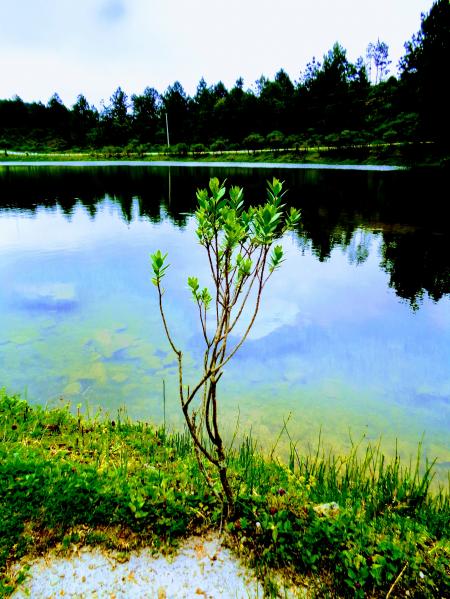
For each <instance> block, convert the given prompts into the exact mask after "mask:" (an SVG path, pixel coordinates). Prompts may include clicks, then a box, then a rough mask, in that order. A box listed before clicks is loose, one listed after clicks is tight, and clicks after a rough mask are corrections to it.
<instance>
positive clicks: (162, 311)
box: [157, 281, 181, 355]
mask: <svg viewBox="0 0 450 599" xmlns="http://www.w3.org/2000/svg"><path fill="white" fill-rule="evenodd" d="M157 287H158V296H159V311H160V314H161V318H162V321H163V326H164V330H165V332H166V337H167V339H168V341H169V343H170V346H171V348H172V349H173V351H174V353H176V354H177V355H180V354H181V351H180V350H179V349H177V348H176V347H175V344H174V342H173V340H172V336H171V334H170V332H169V327H168V326H167V321H166V316H165V314H164V308H163V305H162V296H163V293H164V292H163V290H162V289H161V285H160V283H159V281H158V284H157Z"/></svg>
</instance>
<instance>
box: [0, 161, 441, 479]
mask: <svg viewBox="0 0 450 599" xmlns="http://www.w3.org/2000/svg"><path fill="white" fill-rule="evenodd" d="M277 169H278V170H277ZM273 170H274V172H275V173H276V174H278V175H279V176H281V177H282V178H283V179H286V184H287V187H288V188H289V196H288V197H289V201H290V202H291V203H293V204H295V205H297V206H300V207H301V208H302V212H303V228H302V229H301V230H299V231H297V232H296V233H295V234H291V235H289V236H286V237H285V238H284V239H283V245H284V247H285V250H286V258H287V259H286V262H285V263H284V264H283V267H282V268H281V270H280V271H279V272H278V273H276V276H274V278H273V279H272V280H271V282H270V285H268V286H267V288H266V292H265V295H264V299H263V305H262V309H261V313H260V314H259V316H258V319H257V321H256V324H255V326H254V328H253V330H252V332H251V335H250V338H249V339H248V341H247V342H246V344H245V345H244V347H243V348H242V350H241V351H240V353H239V354H238V355H237V356H236V359H235V360H234V361H233V362H232V363H230V364H229V368H228V370H227V373H226V375H225V376H224V377H223V379H222V396H221V402H222V403H221V405H222V414H223V418H224V420H225V421H226V426H227V428H228V430H229V431H230V432H231V431H232V430H233V429H234V427H235V425H236V418H237V414H238V413H239V423H240V424H239V426H240V431H241V432H246V431H249V430H250V429H251V430H252V432H253V434H254V435H255V436H256V437H257V438H258V439H259V440H260V442H261V443H262V444H263V445H265V446H266V447H270V446H271V445H272V444H273V443H274V442H275V439H276V438H277V435H278V433H279V432H280V430H281V428H282V426H283V421H284V419H286V418H288V417H289V415H291V416H290V421H289V430H290V433H291V435H292V437H293V438H294V439H295V440H299V441H300V443H301V444H302V445H308V444H309V445H311V446H313V445H315V443H316V442H317V439H318V435H319V431H320V429H321V430H322V437H323V439H324V442H325V445H326V446H327V447H328V446H332V447H333V448H334V449H335V450H337V451H341V450H345V449H348V447H349V445H350V444H351V439H352V440H353V441H357V440H359V439H360V438H361V437H362V436H365V438H368V439H371V440H374V441H376V440H377V439H378V438H379V437H380V436H381V437H382V438H383V443H384V447H385V448H386V449H387V450H388V451H389V450H390V449H393V448H394V445H395V439H398V441H399V447H400V452H401V453H402V454H403V455H405V456H409V455H411V454H412V453H414V451H415V448H416V446H417V442H418V441H419V440H420V438H421V437H422V435H423V434H424V448H425V452H426V454H427V455H428V456H430V457H431V456H432V457H434V456H437V457H438V462H439V463H440V464H441V466H440V468H441V470H445V469H448V462H450V432H449V431H450V380H449V379H450V377H449V364H450V309H449V308H450V301H449V291H450V289H449V273H450V269H449V259H448V230H446V224H445V223H446V222H447V221H446V218H447V214H446V213H445V210H446V208H445V207H444V205H443V202H442V197H441V193H442V192H441V182H440V181H438V180H436V178H435V179H434V180H432V179H431V178H430V177H429V175H428V174H426V173H421V174H417V173H415V174H414V173H407V172H402V171H398V172H395V171H390V172H373V171H372V172H368V171H359V172H352V171H340V172H339V171H333V170H320V171H319V170H317V169H304V170H302V171H300V170H298V169H297V170H296V169H292V168H290V169H286V170H285V171H283V170H282V169H280V167H279V165H276V166H274V168H273ZM280 173H281V174H280ZM212 175H217V176H219V177H220V178H224V177H227V178H228V180H229V182H230V183H233V184H234V183H237V184H243V185H245V187H246V189H247V191H248V196H249V199H250V200H251V201H252V202H256V201H258V200H261V199H263V196H264V186H265V183H264V181H265V178H266V177H267V176H268V175H267V170H266V169H260V168H255V167H254V165H251V167H248V168H247V167H245V168H239V167H236V166H235V165H233V167H231V168H221V167H219V166H217V165H214V166H205V165H202V166H201V167H197V166H196V167H192V166H190V165H186V164H183V166H181V167H180V166H178V167H176V168H174V167H171V168H169V166H167V165H165V166H164V167H163V168H161V167H157V166H155V165H153V164H152V165H150V166H149V165H148V164H147V163H146V164H145V166H142V165H134V166H133V167H130V166H129V165H124V164H121V165H120V167H116V166H113V165H111V164H109V163H108V166H107V167H98V166H92V165H91V164H90V163H88V166H84V167H82V168H81V167H77V166H76V165H72V166H68V165H64V166H63V167H62V166H60V167H57V166H54V165H52V166H51V167H46V166H43V165H42V163H39V165H34V166H32V167H27V166H24V165H21V166H17V167H16V166H11V165H8V166H6V167H2V168H0V281H1V283H2V287H1V290H0V331H1V334H0V385H2V386H5V387H6V388H7V389H8V390H9V391H11V392H20V393H22V394H24V395H27V396H28V398H29V399H30V400H31V401H33V402H38V403H46V402H54V401H59V398H61V397H62V398H64V400H70V401H71V402H72V403H73V405H76V404H78V403H82V404H83V405H86V404H89V405H90V406H91V407H95V406H101V407H102V408H103V409H104V410H107V411H109V412H110V413H111V414H115V413H116V410H117V409H118V408H119V406H122V405H125V406H126V409H127V412H128V413H129V414H130V415H131V416H133V417H134V418H138V419H144V418H145V419H149V418H150V419H152V420H155V421H157V422H161V421H162V419H163V401H162V386H163V381H164V382H165V385H166V421H167V423H168V425H169V426H173V427H179V426H181V424H182V423H181V416H180V410H179V405H178V401H177V397H176V384H177V379H176V365H175V360H174V356H173V355H172V354H171V352H170V348H169V347H168V343H167V341H166V340H165V338H164V335H163V331H162V327H161V323H160V317H159V313H158V309H157V298H156V293H155V289H154V287H153V286H152V284H151V281H150V279H151V274H150V267H149V253H150V252H151V251H154V250H155V249H158V248H160V249H162V250H164V251H168V252H169V258H170V263H171V268H170V271H169V273H168V276H167V277H166V280H165V287H166V295H165V298H166V302H167V304H166V307H167V313H168V320H169V322H170V324H171V326H172V329H173V333H174V336H175V338H176V340H177V342H178V344H179V345H180V346H181V347H182V348H183V349H184V356H185V359H186V371H187V374H188V376H189V377H191V380H194V378H195V374H196V373H197V372H198V368H199V366H200V363H201V337H200V330H199V326H198V323H197V320H196V312H195V310H194V305H193V304H192V303H191V300H190V295H189V292H188V290H187V285H186V279H187V276H188V275H197V276H199V278H200V281H201V283H203V282H205V283H206V282H207V265H206V261H205V257H204V256H203V254H202V250H201V248H200V246H198V244H197V243H196V240H195V234H194V229H195V227H194V223H193V219H192V217H191V216H190V215H189V214H190V212H191V211H192V207H193V202H192V198H193V197H194V192H195V189H196V188H197V187H198V186H199V185H201V186H204V185H206V183H207V181H208V178H209V177H210V176H212ZM442 189H444V186H443V182H442ZM425 192H426V193H427V197H426V203H425V202H424V201H423V200H424V197H425V196H424V194H425ZM186 198H188V201H186ZM286 445H287V439H286V437H285V436H284V437H282V439H281V440H280V443H279V447H280V448H281V449H283V448H285V447H286ZM445 463H447V466H446V465H445Z"/></svg>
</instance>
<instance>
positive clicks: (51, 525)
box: [0, 391, 450, 597]
mask: <svg viewBox="0 0 450 599" xmlns="http://www.w3.org/2000/svg"><path fill="white" fill-rule="evenodd" d="M285 432H286V434H288V433H287V431H285ZM0 439H1V443H0V596H7V595H8V594H10V593H11V592H12V590H13V589H14V588H15V586H16V585H17V583H18V582H19V581H20V578H21V577H23V576H24V575H25V572H24V571H23V572H22V573H20V574H19V575H18V576H17V575H16V576H15V577H14V576H13V575H12V574H11V569H10V565H11V563H12V562H13V561H14V560H17V559H19V558H21V557H23V556H33V555H39V554H42V553H44V552H45V551H46V550H48V549H49V548H56V549H57V550H59V551H61V552H64V551H65V550H67V549H68V548H70V547H71V546H73V544H77V545H82V544H84V545H99V544H100V545H103V546H105V547H107V548H113V549H116V550H118V551H121V552H124V553H127V552H129V551H130V550H131V549H133V548H137V547H139V546H143V545H146V546H150V547H153V548H154V549H155V550H159V549H164V548H170V547H174V546H176V544H177V543H178V542H179V541H180V540H181V539H182V538H183V537H185V536H187V535H189V534H192V533H201V532H203V531H206V530H208V529H218V528H219V527H221V526H222V524H223V523H222V521H221V505H220V503H219V502H218V500H217V499H216V496H215V494H214V486H215V485H216V486H217V488H219V487H218V484H219V483H218V481H216V480H214V476H215V473H214V472H213V471H210V472H209V476H210V478H211V481H210V483H211V485H212V487H210V486H209V485H208V484H207V483H206V482H205V479H204V477H203V475H202V473H201V472H200V470H199V466H198V464H197V460H196V458H195V455H194V452H193V449H192V446H191V443H190V439H189V436H188V435H187V434H180V433H166V431H165V430H164V429H161V428H159V429H158V428H155V427H153V426H152V425H150V424H148V423H144V422H131V421H130V420H129V419H128V418H126V416H125V415H124V413H123V412H119V413H118V414H117V415H115V416H114V419H112V418H111V417H109V418H108V417H107V416H106V415H104V414H103V415H102V414H96V415H95V414H94V415H92V416H87V415H85V414H82V413H81V412H79V411H78V412H77V413H75V414H74V413H72V412H71V410H70V407H69V406H68V405H65V404H63V402H61V405H60V406H57V407H54V408H41V407H37V406H36V407H35V406H31V405H29V404H28V403H27V402H26V401H25V400H22V399H20V398H19V397H17V396H9V395H7V394H6V393H5V392H2V391H0ZM319 447H320V444H319ZM229 462H230V463H229V468H230V476H231V480H232V483H233V486H234V489H235V493H236V497H237V500H236V511H235V514H234V516H233V518H232V520H230V521H229V522H228V523H225V529H226V531H227V533H228V541H229V543H230V544H231V545H232V546H234V547H235V549H236V551H237V552H239V553H240V554H241V555H242V556H244V557H245V558H246V559H247V560H248V562H249V563H251V564H252V565H254V566H255V567H256V568H257V571H258V572H259V574H260V575H261V577H262V578H263V579H265V582H266V588H267V591H268V594H269V595H270V594H272V595H276V583H275V582H274V581H275V580H276V573H277V572H278V571H280V570H281V571H282V572H283V573H284V575H286V576H289V577H290V578H291V579H293V580H294V581H302V580H304V579H305V577H307V579H308V581H309V589H310V592H311V596H325V595H327V594H328V595H331V596H335V595H340V596H349V597H355V596H356V597H364V596H374V597H384V596H386V593H389V590H390V589H391V588H392V587H393V589H392V595H391V596H404V595H405V592H406V591H407V590H408V591H409V596H410V597H440V596H442V597H443V596H448V595H449V593H450V543H449V536H450V495H449V489H448V488H446V489H438V490H436V491H434V492H431V491H430V482H431V479H432V473H431V466H430V465H427V464H425V465H423V466H422V467H421V466H420V464H419V463H417V465H415V466H413V465H406V466H402V464H401V463H400V460H399V459H398V458H395V459H393V460H391V461H386V460H385V459H384V457H383V455H382V454H381V452H380V450H379V448H378V447H377V446H375V447H373V446H372V447H370V446H369V447H367V448H361V447H355V448H354V450H353V451H352V452H351V453H350V454H349V455H347V456H344V457H336V456H333V455H323V453H322V452H321V450H320V449H319V450H318V451H317V452H316V453H315V454H312V455H307V456H304V455H298V453H297V451H296V448H295V446H294V445H293V444H291V457H290V459H289V463H287V464H282V463H280V462H279V461H278V460H277V459H275V458H264V457H263V456H262V455H261V453H260V452H259V451H258V450H257V448H256V444H255V442H254V441H253V440H252V439H251V438H247V439H246V440H245V441H244V443H243V444H242V445H241V446H240V447H239V448H237V449H235V450H232V451H231V452H230V460H229ZM327 504H328V505H327Z"/></svg>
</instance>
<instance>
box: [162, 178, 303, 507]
mask: <svg viewBox="0 0 450 599" xmlns="http://www.w3.org/2000/svg"><path fill="white" fill-rule="evenodd" d="M267 194H268V197H267V201H266V203H265V204H264V205H261V206H258V207H252V206H250V207H249V208H248V209H247V210H246V209H245V208H244V194H243V190H242V189H241V188H239V187H230V189H229V190H227V188H226V186H225V183H220V182H219V180H218V179H217V178H212V179H211V180H210V182H209V190H208V189H199V190H198V191H197V201H198V205H197V210H196V211H195V219H196V222H197V230H196V233H197V236H198V239H199V242H200V244H201V245H202V246H203V247H204V249H205V251H206V254H207V258H208V263H209V268H210V274H211V282H212V291H210V290H209V289H208V287H204V288H201V287H200V283H199V281H198V278H197V277H194V276H192V277H189V278H188V287H189V289H190V291H191V293H192V296H193V299H194V302H195V304H196V305H197V308H198V317H199V320H200V324H201V330H202V335H203V340H204V354H203V370H202V372H201V374H200V375H199V379H198V381H197V382H196V383H195V384H192V385H189V386H188V385H186V383H185V380H184V377H183V353H182V351H181V350H180V349H179V347H178V346H177V345H176V343H175V341H174V338H173V336H172V333H171V332H170V330H169V326H168V323H167V320H166V316H165V312H164V306H163V295H164V289H163V287H162V285H161V281H162V278H163V277H164V275H165V274H166V269H167V267H168V265H166V259H167V254H164V255H163V254H162V253H161V251H160V250H158V251H157V252H155V253H154V254H152V255H151V263H152V269H153V273H154V277H153V279H152V281H153V283H154V285H155V286H156V288H157V290H158V296H159V309H160V312H161V318H162V323H163V326H164V330H165V333H166V336H167V339H168V341H169V344H170V346H171V348H172V350H173V351H174V353H175V355H176V356H177V359H178V379H179V395H180V400H181V408H182V410H183V414H184V418H185V420H186V424H187V427H188V430H189V432H190V435H191V437H192V440H193V443H194V447H195V450H196V454H197V459H198V461H199V466H200V468H201V470H202V472H203V474H204V475H205V477H206V480H207V481H208V482H209V483H210V486H211V489H212V490H213V492H215V493H216V494H218V495H219V498H220V500H221V501H222V503H223V506H224V515H225V516H226V517H228V516H230V515H231V514H232V512H233V506H234V493H233V489H232V485H231V484H230V479H229V476H228V473H227V455H226V454H227V451H226V448H225V446H224V443H223V439H222V435H221V433H220V427H219V418H218V395H217V385H218V383H219V381H220V379H221V377H222V375H223V372H224V368H225V366H226V365H227V364H228V362H229V361H230V360H231V359H232V358H233V357H234V356H235V354H236V352H237V351H238V350H239V348H240V347H241V346H242V344H243V343H244V341H245V340H246V338H247V336H248V334H249V332H250V330H251V328H252V326H253V324H254V322H255V319H256V316H257V314H258V311H259V308H260V304H261V295H262V292H263V289H264V287H265V286H266V284H267V282H268V280H269V279H270V277H271V276H272V275H273V273H274V271H275V270H277V269H278V268H279V267H280V265H281V263H282V262H283V248H282V246H281V245H274V242H275V241H276V240H277V239H279V238H280V237H281V236H282V235H283V234H284V233H285V232H286V231H288V230H291V229H293V228H294V227H295V226H296V225H297V224H298V223H299V220H300V212H299V211H298V210H296V209H295V208H291V209H290V211H289V212H288V213H286V212H285V210H284V205H283V204H282V203H281V201H282V197H283V195H284V192H283V184H282V182H280V181H278V180H277V179H275V178H274V179H273V181H272V182H268V189H267ZM245 307H247V310H244V308H245ZM249 307H250V310H249ZM211 313H212V314H211ZM245 319H246V321H245ZM244 321H245V322H244ZM238 323H239V324H240V326H239V330H240V331H242V332H241V333H239V334H237V324H238ZM232 333H233V336H232V337H231V334H232ZM236 339H237V340H236ZM205 460H206V461H207V462H209V463H210V464H212V465H213V466H214V467H215V468H216V469H217V472H218V475H219V478H220V483H221V487H217V485H214V484H213V481H212V480H211V479H210V477H209V475H208V474H207V470H206V468H205ZM217 488H220V489H221V490H220V491H219V492H217V491H216V490H215V489H217Z"/></svg>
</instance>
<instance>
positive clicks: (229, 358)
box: [216, 253, 267, 371]
mask: <svg viewBox="0 0 450 599" xmlns="http://www.w3.org/2000/svg"><path fill="white" fill-rule="evenodd" d="M266 257H267V253H266V256H265V257H264V260H263V265H262V273H264V267H265V263H266ZM261 292H262V276H261V278H260V282H259V288H258V294H257V297H256V305H255V310H254V312H253V316H252V318H251V320H250V323H249V324H248V326H247V329H246V331H245V333H244V335H243V337H242V339H241V340H240V341H239V343H238V344H237V345H236V346H235V347H234V349H233V350H232V351H231V353H229V354H228V356H227V357H226V358H225V360H223V362H221V363H220V364H219V366H217V367H216V371H218V370H220V369H222V368H223V367H224V366H225V364H227V363H228V362H229V361H230V360H231V358H232V357H233V356H234V355H235V354H236V352H237V351H238V350H239V348H240V347H241V345H242V344H243V343H244V341H245V340H246V339H247V337H248V334H249V333H250V329H251V328H252V326H253V323H254V322H255V319H256V315H257V314H258V311H259V305H260V302H261Z"/></svg>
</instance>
